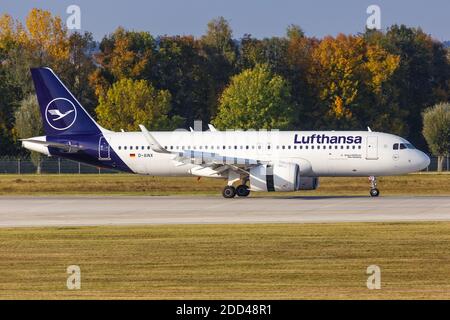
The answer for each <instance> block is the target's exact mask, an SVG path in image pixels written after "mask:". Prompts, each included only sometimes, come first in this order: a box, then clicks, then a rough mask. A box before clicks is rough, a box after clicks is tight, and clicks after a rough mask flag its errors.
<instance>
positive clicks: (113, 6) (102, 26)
mask: <svg viewBox="0 0 450 320" xmlns="http://www.w3.org/2000/svg"><path fill="white" fill-rule="evenodd" d="M71 4H76V5H78V6H80V8H81V13H82V16H81V23H82V25H81V27H82V30H88V31H91V32H92V33H93V34H94V37H95V39H96V40H100V39H101V38H102V37H103V36H104V35H105V34H108V33H111V32H112V31H114V29H115V28H117V27H118V26H123V27H125V28H127V29H134V30H145V31H149V32H151V33H152V34H153V35H163V34H168V35H173V34H192V35H194V36H200V35H202V34H203V33H204V32H205V29H206V24H207V22H208V21H209V20H210V19H212V18H214V17H217V16H224V17H225V18H226V19H228V20H229V21H230V23H231V26H232V28H233V31H234V37H235V38H240V37H242V35H243V34H245V33H250V34H252V35H253V36H255V37H258V38H262V37H270V36H280V35H283V34H284V33H285V30H286V27H287V26H288V25H289V24H298V25H300V26H301V27H302V28H303V29H304V30H305V32H306V33H307V35H309V36H316V37H323V36H325V35H336V34H338V33H340V32H343V33H353V34H354V33H357V32H360V31H363V30H364V25H365V21H366V19H367V17H368V15H367V14H366V8H367V7H368V6H369V5H371V4H377V5H379V6H380V7H381V22H382V28H386V27H387V26H389V25H392V24H394V23H397V24H406V25H408V26H414V27H417V26H420V27H422V29H423V30H424V31H425V32H427V33H429V34H431V35H432V36H433V37H434V38H436V39H438V40H441V41H443V40H450V0H427V1H423V0H422V1H421V0H409V1H408V0H340V1H331V0H329V1H325V0H314V1H300V0H297V1H295V0H276V1H275V0H221V1H218V0H190V1H188V0H150V1H144V0H127V1H117V0H114V1H111V0H110V1H107V0H77V1H76V0H40V1H38V0H20V1H13V0H9V1H7V0H0V12H1V13H9V14H11V15H12V16H14V17H16V18H18V19H19V20H21V21H23V19H24V17H25V16H26V15H27V13H28V12H29V10H30V9H31V8H33V7H38V8H42V9H46V10H50V11H51V12H52V13H53V14H57V15H60V16H61V17H63V19H64V20H66V18H67V16H68V15H67V14H66V8H67V7H68V6H69V5H71Z"/></svg>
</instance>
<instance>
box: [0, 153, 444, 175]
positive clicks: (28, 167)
mask: <svg viewBox="0 0 450 320" xmlns="http://www.w3.org/2000/svg"><path fill="white" fill-rule="evenodd" d="M40 166H41V173H46V174H86V173H89V174H103V173H108V174H110V173H117V172H118V171H116V170H111V169H105V168H100V167H94V166H90V165H87V164H83V163H80V162H75V161H71V160H66V159H62V158H43V159H42V160H41V162H40ZM436 170H437V157H431V163H430V165H429V166H428V167H427V168H426V169H424V170H423V171H425V172H426V171H429V172H433V171H436ZM442 170H443V171H450V159H449V157H448V156H447V157H446V158H445V159H444V164H443V168H442ZM36 171H37V166H36V165H35V164H34V163H33V162H32V161H31V160H30V159H19V158H0V174H33V173H36Z"/></svg>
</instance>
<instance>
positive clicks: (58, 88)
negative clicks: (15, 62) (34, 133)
mask: <svg viewBox="0 0 450 320" xmlns="http://www.w3.org/2000/svg"><path fill="white" fill-rule="evenodd" d="M31 76H32V78H33V82H34V87H35V89H36V94H37V98H38V102H39V107H40V109H41V115H42V121H43V122H44V130H45V133H46V135H49V136H54V135H61V134H64V135H71V134H98V133H100V132H101V130H100V126H99V125H97V123H96V122H95V121H94V119H92V118H91V116H89V114H88V113H87V112H86V110H84V108H83V107H82V106H81V104H80V103H79V102H78V100H77V99H76V98H75V97H74V96H73V94H72V93H71V92H70V91H69V89H67V88H66V86H65V85H64V84H63V83H62V82H61V80H60V79H59V78H58V77H57V76H56V75H55V73H54V72H53V71H52V70H51V69H49V68H33V69H31Z"/></svg>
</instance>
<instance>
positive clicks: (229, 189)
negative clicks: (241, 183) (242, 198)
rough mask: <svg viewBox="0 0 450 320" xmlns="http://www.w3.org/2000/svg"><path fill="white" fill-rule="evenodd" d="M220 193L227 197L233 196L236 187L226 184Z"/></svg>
mask: <svg viewBox="0 0 450 320" xmlns="http://www.w3.org/2000/svg"><path fill="white" fill-rule="evenodd" d="M222 195H223V197H224V198H227V199H230V198H234V197H235V196H236V188H235V187H233V186H226V187H225V188H223V191H222Z"/></svg>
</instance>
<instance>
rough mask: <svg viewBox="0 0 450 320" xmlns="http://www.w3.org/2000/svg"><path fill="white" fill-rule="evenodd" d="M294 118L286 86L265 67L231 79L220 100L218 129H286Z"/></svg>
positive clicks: (246, 71) (248, 70) (244, 72)
mask: <svg viewBox="0 0 450 320" xmlns="http://www.w3.org/2000/svg"><path fill="white" fill-rule="evenodd" d="M294 119H295V116H294V110H293V108H292V104H291V95H290V92H289V85H288V83H287V82H286V81H285V80H284V79H283V78H282V77H281V76H279V75H275V74H273V73H272V72H271V71H270V69H269V67H268V66H267V65H257V66H256V67H255V68H253V69H247V70H244V71H242V72H241V73H240V74H238V75H236V76H234V77H232V79H231V83H230V85H229V86H228V87H227V88H226V89H225V90H224V92H223V93H222V96H221V97H220V105H219V110H218V114H217V117H216V118H215V119H214V120H213V123H214V125H216V126H217V127H218V128H220V129H287V128H290V126H291V125H292V122H293V120H294Z"/></svg>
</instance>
